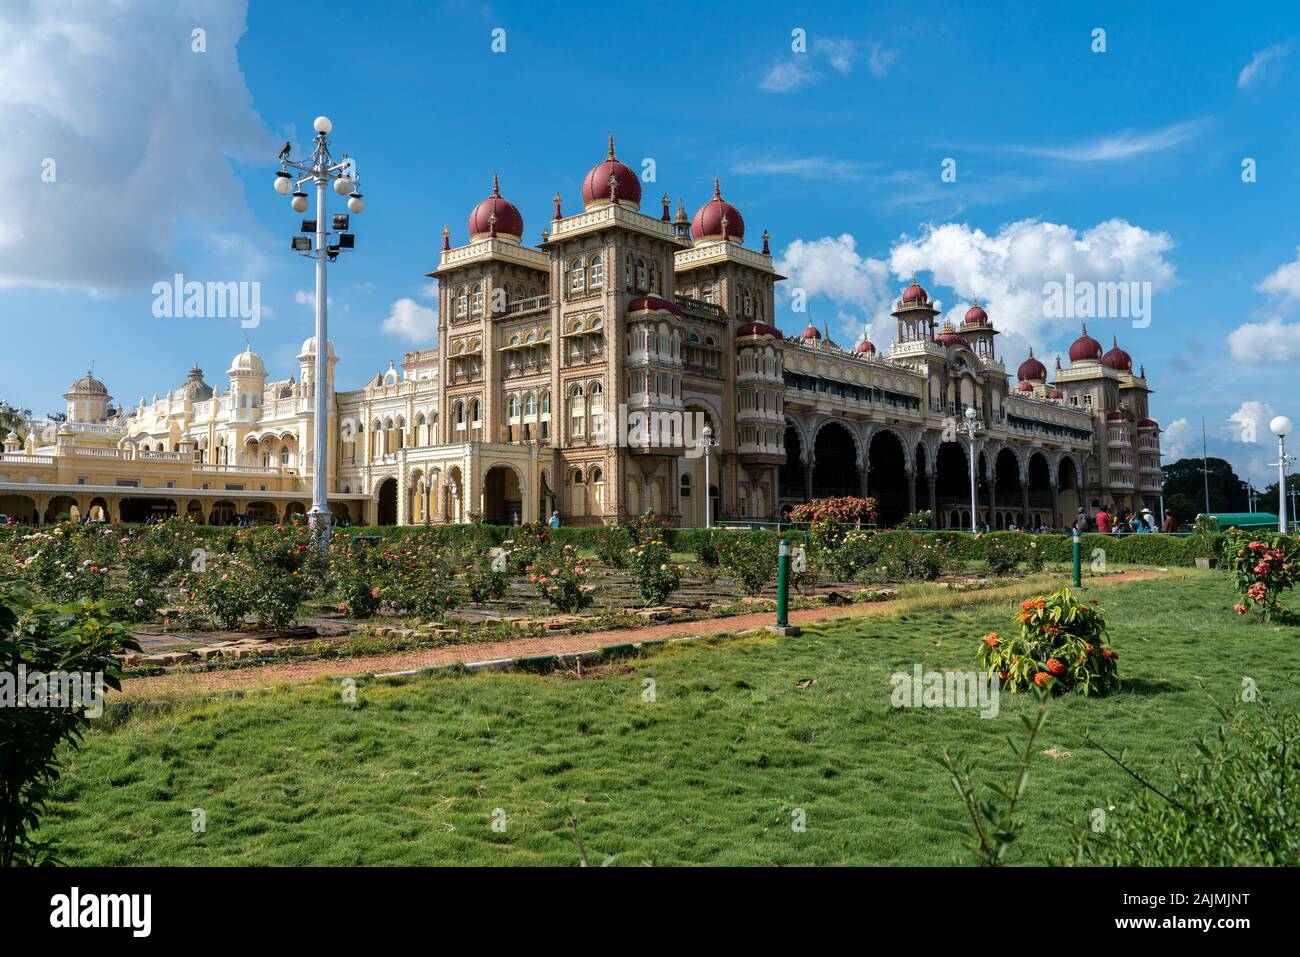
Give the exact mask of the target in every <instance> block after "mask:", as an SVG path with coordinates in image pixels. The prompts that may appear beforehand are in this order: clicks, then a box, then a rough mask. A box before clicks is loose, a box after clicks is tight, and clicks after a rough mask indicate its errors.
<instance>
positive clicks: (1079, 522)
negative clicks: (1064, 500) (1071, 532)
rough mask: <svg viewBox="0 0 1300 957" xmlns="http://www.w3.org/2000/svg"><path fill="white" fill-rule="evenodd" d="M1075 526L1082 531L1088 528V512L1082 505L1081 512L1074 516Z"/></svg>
mask: <svg viewBox="0 0 1300 957" xmlns="http://www.w3.org/2000/svg"><path fill="white" fill-rule="evenodd" d="M1074 527H1075V528H1077V529H1078V530H1079V531H1080V532H1086V531H1087V530H1088V512H1087V510H1086V509H1084V508H1083V507H1082V506H1080V507H1079V514H1078V515H1076V516H1075V517H1074Z"/></svg>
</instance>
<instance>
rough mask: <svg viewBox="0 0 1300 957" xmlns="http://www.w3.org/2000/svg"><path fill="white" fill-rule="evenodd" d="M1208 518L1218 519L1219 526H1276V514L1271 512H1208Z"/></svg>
mask: <svg viewBox="0 0 1300 957" xmlns="http://www.w3.org/2000/svg"><path fill="white" fill-rule="evenodd" d="M1207 517H1209V518H1215V519H1218V520H1219V528H1221V529H1224V530H1225V531H1226V530H1227V529H1229V528H1273V529H1275V528H1277V516H1276V515H1274V514H1273V513H1272V512H1209V513H1208V514H1207Z"/></svg>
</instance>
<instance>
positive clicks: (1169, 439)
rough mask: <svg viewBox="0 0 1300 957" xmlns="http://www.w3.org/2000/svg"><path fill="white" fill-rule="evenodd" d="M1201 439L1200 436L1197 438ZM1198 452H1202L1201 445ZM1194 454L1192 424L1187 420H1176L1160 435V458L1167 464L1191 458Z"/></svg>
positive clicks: (1162, 430) (1198, 445) (1198, 446)
mask: <svg viewBox="0 0 1300 957" xmlns="http://www.w3.org/2000/svg"><path fill="white" fill-rule="evenodd" d="M1197 438H1200V436H1197ZM1196 450H1197V451H1198V452H1199V451H1200V443H1199V442H1198V443H1197V448H1196ZM1191 454H1192V423H1191V422H1189V421H1188V420H1187V419H1186V418H1182V419H1174V421H1172V422H1170V423H1169V424H1168V425H1166V426H1165V427H1164V428H1163V429H1161V434H1160V457H1161V459H1162V460H1163V461H1164V462H1165V463H1170V462H1177V461H1178V460H1179V459H1185V458H1189V457H1190V456H1191Z"/></svg>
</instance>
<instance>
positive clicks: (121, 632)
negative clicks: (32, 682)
mask: <svg viewBox="0 0 1300 957" xmlns="http://www.w3.org/2000/svg"><path fill="white" fill-rule="evenodd" d="M139 648H140V646H139V645H137V644H136V642H135V641H134V640H133V639H132V638H131V637H130V635H129V634H128V632H127V631H126V629H125V628H124V627H123V626H122V625H120V624H118V623H117V622H116V621H114V620H113V619H112V618H111V617H110V616H109V612H108V608H107V607H106V606H104V605H100V604H96V603H93V602H88V601H82V602H79V603H77V604H75V605H67V606H62V607H58V606H54V605H46V604H38V603H37V602H36V601H35V600H34V599H33V598H32V595H31V592H30V591H29V590H28V589H27V588H26V586H24V585H22V584H19V583H17V582H0V671H2V672H5V673H6V674H5V676H4V678H5V680H13V681H14V682H15V685H14V687H15V690H16V693H18V694H24V693H25V688H19V687H17V684H16V680H17V675H18V668H19V666H20V665H22V666H25V668H26V672H27V675H28V677H29V679H30V678H31V677H33V676H34V675H35V674H36V673H40V674H42V675H49V674H50V673H52V672H63V673H66V674H74V673H75V674H85V673H90V674H102V675H103V681H104V684H105V685H106V686H107V687H110V688H114V689H117V688H120V672H119V670H118V666H119V665H118V661H117V659H116V658H115V657H114V653H115V652H117V651H118V650H119V649H129V650H132V651H138V650H139ZM88 724H89V719H88V718H87V716H86V714H85V709H84V706H83V707H82V708H72V707H48V706H47V707H39V706H38V707H21V708H18V707H12V706H7V707H0V866H2V867H10V866H13V865H14V864H28V865H31V864H42V863H52V862H53V861H54V857H53V849H52V847H51V845H49V844H47V843H42V842H39V841H36V840H33V837H32V835H33V833H34V832H35V831H36V828H37V825H38V824H39V821H40V816H41V814H42V812H43V811H44V810H45V804H46V801H47V800H48V799H49V795H50V790H51V789H52V788H53V786H54V784H55V782H56V781H57V780H58V779H59V775H60V773H61V772H62V770H63V766H62V763H61V761H60V759H59V750H60V747H61V746H62V745H64V744H65V743H66V744H69V745H72V746H74V747H75V746H77V745H79V743H80V741H81V737H82V735H83V734H84V732H85V729H86V726H87V725H88Z"/></svg>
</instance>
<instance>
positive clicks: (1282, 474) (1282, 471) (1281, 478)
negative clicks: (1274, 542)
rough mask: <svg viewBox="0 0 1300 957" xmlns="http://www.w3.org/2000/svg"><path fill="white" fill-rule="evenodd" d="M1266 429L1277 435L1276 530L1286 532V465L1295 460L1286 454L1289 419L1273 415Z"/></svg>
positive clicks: (1289, 426) (1289, 430)
mask: <svg viewBox="0 0 1300 957" xmlns="http://www.w3.org/2000/svg"><path fill="white" fill-rule="evenodd" d="M1268 430H1269V431H1270V432H1272V433H1273V434H1274V435H1276V436H1277V530H1278V531H1279V532H1281V533H1282V534H1283V535H1285V534H1286V467H1287V466H1288V465H1290V464H1291V463H1292V462H1294V461H1295V456H1294V455H1287V454H1286V437H1287V436H1288V435H1290V434H1291V420H1290V419H1288V418H1287V417H1286V416H1285V415H1278V416H1274V417H1273V421H1271V422H1269V424H1268Z"/></svg>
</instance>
